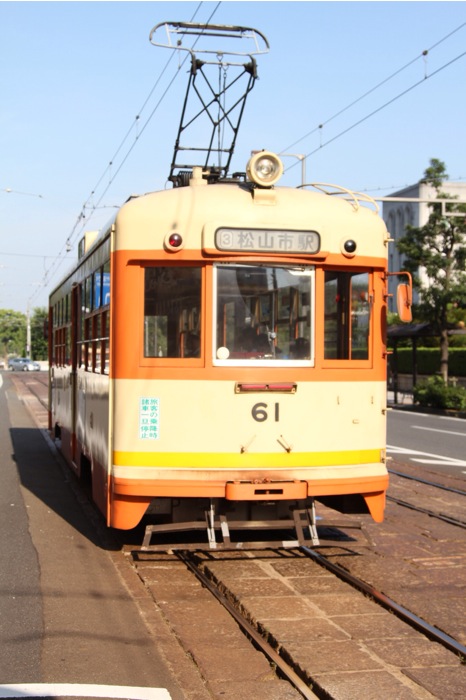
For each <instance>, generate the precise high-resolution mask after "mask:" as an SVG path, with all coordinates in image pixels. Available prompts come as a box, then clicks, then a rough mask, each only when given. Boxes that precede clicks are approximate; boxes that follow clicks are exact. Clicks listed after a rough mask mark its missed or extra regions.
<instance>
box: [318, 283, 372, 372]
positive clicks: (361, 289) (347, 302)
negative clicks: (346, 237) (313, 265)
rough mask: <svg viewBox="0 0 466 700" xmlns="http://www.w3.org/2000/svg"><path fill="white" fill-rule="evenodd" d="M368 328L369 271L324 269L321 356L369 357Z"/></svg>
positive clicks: (337, 358)
mask: <svg viewBox="0 0 466 700" xmlns="http://www.w3.org/2000/svg"><path fill="white" fill-rule="evenodd" d="M369 328H370V294H369V274H368V273H367V272H363V273H360V272H343V271H341V272H339V271H328V272H326V273H325V330H324V333H325V337H324V357H325V358H326V359H333V360H367V359H369Z"/></svg>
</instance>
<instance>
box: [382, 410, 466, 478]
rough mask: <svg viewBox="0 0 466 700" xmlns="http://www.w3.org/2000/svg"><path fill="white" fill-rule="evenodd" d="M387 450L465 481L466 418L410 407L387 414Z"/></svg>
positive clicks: (398, 456)
mask: <svg viewBox="0 0 466 700" xmlns="http://www.w3.org/2000/svg"><path fill="white" fill-rule="evenodd" d="M387 442H388V454H389V455H390V456H391V457H393V459H394V460H400V461H402V462H411V463H414V464H416V465H421V466H422V465H424V466H425V467H426V468H428V469H429V471H430V472H432V471H439V472H442V473H443V474H449V475H451V476H455V477H457V478H458V477H460V478H464V479H465V481H466V420H463V419H461V418H450V417H448V416H437V415H428V414H425V413H417V412H410V411H397V410H393V411H390V412H389V414H388V437H387Z"/></svg>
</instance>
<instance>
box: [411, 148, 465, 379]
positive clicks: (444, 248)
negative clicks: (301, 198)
mask: <svg viewBox="0 0 466 700" xmlns="http://www.w3.org/2000/svg"><path fill="white" fill-rule="evenodd" d="M447 178H448V175H447V172H446V167H445V163H443V162H442V161H440V160H438V159H436V158H432V159H431V161H430V166H429V167H428V168H426V170H425V172H424V177H423V179H422V180H421V183H427V184H430V185H432V187H434V189H435V190H436V199H435V200H434V201H433V203H432V204H429V207H430V208H431V213H430V215H429V219H428V221H427V223H426V224H425V225H424V226H421V227H420V228H415V227H414V226H408V227H407V229H406V234H405V236H404V237H403V238H401V239H400V240H399V241H398V243H397V246H398V249H399V251H400V253H403V254H404V255H405V263H404V266H405V267H406V269H407V270H408V271H409V272H411V273H412V275H413V283H414V286H415V288H416V289H418V290H419V296H420V303H419V305H418V308H417V315H419V317H420V318H422V319H424V320H426V321H429V322H430V323H432V324H433V326H434V328H435V330H436V332H437V333H438V335H439V338H440V372H441V375H442V377H443V380H444V381H445V383H446V382H447V381H448V329H449V314H450V313H451V311H452V310H453V309H455V308H458V307H460V308H464V307H465V306H466V205H465V204H459V203H458V204H456V203H447V202H442V200H445V199H457V197H452V196H451V195H449V194H446V193H445V192H442V191H441V188H442V185H443V182H444V181H445V180H446V179H447ZM420 269H421V270H423V272H424V275H425V278H421V276H420V275H419V270H420Z"/></svg>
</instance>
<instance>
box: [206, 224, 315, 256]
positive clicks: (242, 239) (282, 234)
mask: <svg viewBox="0 0 466 700" xmlns="http://www.w3.org/2000/svg"><path fill="white" fill-rule="evenodd" d="M215 247H216V248H217V250H222V251H225V252H227V251H228V252H239V253H282V254H287V253H295V254H296V253H297V254H301V255H316V254H317V253H318V252H319V251H320V235H319V234H318V233H317V231H293V230H290V229H254V228H230V227H221V228H218V229H217V230H216V231H215Z"/></svg>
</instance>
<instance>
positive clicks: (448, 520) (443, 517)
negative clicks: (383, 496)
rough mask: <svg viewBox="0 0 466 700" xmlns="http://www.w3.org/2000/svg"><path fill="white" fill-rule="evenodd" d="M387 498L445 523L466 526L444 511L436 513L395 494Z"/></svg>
mask: <svg viewBox="0 0 466 700" xmlns="http://www.w3.org/2000/svg"><path fill="white" fill-rule="evenodd" d="M387 500H388V501H392V503H396V504H397V505H399V506H402V507H403V508H410V509H411V510H414V511H416V513H424V515H428V516H429V517H430V518H437V520H443V521H444V522H445V523H449V524H450V525H456V527H463V528H466V523H465V522H464V521H463V520H458V518H452V517H451V516H450V515H445V514H444V513H435V512H434V511H433V510H429V509H428V508H421V506H416V505H413V503H408V501H402V500H401V499H400V498H395V497H394V496H387Z"/></svg>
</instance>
